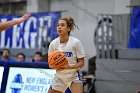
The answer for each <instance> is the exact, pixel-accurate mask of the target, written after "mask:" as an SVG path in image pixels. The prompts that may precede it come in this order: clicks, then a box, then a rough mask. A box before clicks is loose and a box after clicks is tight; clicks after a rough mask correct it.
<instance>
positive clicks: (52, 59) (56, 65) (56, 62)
mask: <svg viewBox="0 0 140 93" xmlns="http://www.w3.org/2000/svg"><path fill="white" fill-rule="evenodd" d="M48 63H49V66H50V67H51V68H53V69H61V68H62V67H63V66H65V65H66V64H67V63H68V60H67V57H66V55H65V54H64V53H63V52H60V51H58V50H55V51H53V52H52V53H51V54H50V55H49V56H48Z"/></svg>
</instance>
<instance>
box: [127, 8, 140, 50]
mask: <svg viewBox="0 0 140 93" xmlns="http://www.w3.org/2000/svg"><path fill="white" fill-rule="evenodd" d="M130 22H131V23H130V38H129V44H128V47H129V48H140V7H139V6H135V7H133V10H132V14H131V19H130Z"/></svg>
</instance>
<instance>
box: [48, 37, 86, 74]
mask: <svg viewBox="0 0 140 93" xmlns="http://www.w3.org/2000/svg"><path fill="white" fill-rule="evenodd" d="M54 50H59V51H61V52H64V53H65V55H66V56H67V59H68V63H69V65H70V66H71V65H74V64H76V63H77V58H83V57H84V56H85V52H84V49H83V47H82V44H81V42H80V40H79V39H77V38H75V37H72V36H69V40H68V42H67V43H60V38H59V37H58V38H56V39H54V40H53V41H52V42H51V43H50V45H49V50H48V55H49V54H51V53H52V52H53V51H54ZM71 71H72V72H73V71H74V72H75V71H77V69H67V70H66V69H65V70H61V71H60V72H62V73H65V74H66V73H68V72H69V73H71Z"/></svg>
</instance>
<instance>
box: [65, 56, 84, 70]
mask: <svg viewBox="0 0 140 93" xmlns="http://www.w3.org/2000/svg"><path fill="white" fill-rule="evenodd" d="M77 60H78V63H77V64H75V65H72V66H69V64H67V65H66V66H65V67H64V68H67V69H78V68H82V67H83V66H84V57H83V58H78V59H77Z"/></svg>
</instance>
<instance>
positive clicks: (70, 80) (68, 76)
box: [48, 17, 85, 93]
mask: <svg viewBox="0 0 140 93" xmlns="http://www.w3.org/2000/svg"><path fill="white" fill-rule="evenodd" d="M75 27H77V26H76V25H75V22H74V20H73V18H72V17H63V18H61V19H60V20H59V21H58V24H57V33H58V35H59V37H58V38H56V39H54V40H53V41H52V42H51V43H50V45H49V50H48V54H51V53H52V52H53V51H54V50H59V51H61V52H64V53H65V55H66V56H67V59H68V64H67V65H66V66H65V67H63V69H61V70H57V71H56V76H55V78H54V80H53V82H52V85H51V87H50V89H49V91H48V93H64V92H65V90H66V89H67V88H68V87H69V88H70V90H71V92H72V93H83V85H82V81H81V80H80V77H81V74H80V72H81V69H80V68H81V67H83V66H84V56H85V52H84V49H83V47H82V44H81V42H80V40H79V39H77V38H75V37H72V36H70V32H71V31H72V30H74V28H75Z"/></svg>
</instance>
